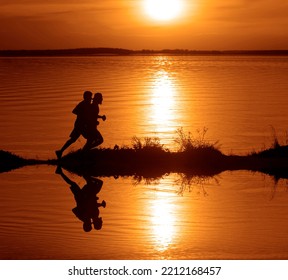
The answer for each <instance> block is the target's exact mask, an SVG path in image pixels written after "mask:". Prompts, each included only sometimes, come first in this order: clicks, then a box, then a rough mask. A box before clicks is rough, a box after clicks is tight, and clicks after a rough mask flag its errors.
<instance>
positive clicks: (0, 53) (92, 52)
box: [0, 48, 288, 57]
mask: <svg viewBox="0 0 288 280" xmlns="http://www.w3.org/2000/svg"><path fill="white" fill-rule="evenodd" d="M143 55H147V56H154V55H167V56H169V55H173V56H176V55H179V56H288V50H225V51H221V50H187V49H162V50H149V49H143V50H129V49H121V48H77V49H55V50H54V49H53V50H52V49H48V50H0V57H31V56H32V57H33V56H35V57H37V56H48V57H50V56H52V57H54V56H143Z"/></svg>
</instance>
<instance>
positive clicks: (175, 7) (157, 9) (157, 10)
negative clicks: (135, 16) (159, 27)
mask: <svg viewBox="0 0 288 280" xmlns="http://www.w3.org/2000/svg"><path fill="white" fill-rule="evenodd" d="M183 6H184V5H183V0H144V9H145V12H146V13H147V15H148V16H149V17H151V18H152V19H154V20H157V21H169V20H172V19H174V18H176V17H178V16H180V15H181V12H182V11H183V8H184V7H183Z"/></svg>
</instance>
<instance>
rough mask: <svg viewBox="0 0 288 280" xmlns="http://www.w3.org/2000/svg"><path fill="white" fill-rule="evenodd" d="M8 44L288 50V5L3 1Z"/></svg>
mask: <svg viewBox="0 0 288 280" xmlns="http://www.w3.org/2000/svg"><path fill="white" fill-rule="evenodd" d="M163 1H164V2H165V5H164V6H162V5H163ZM161 2H162V3H161ZM170 2H171V3H170ZM177 2H178V3H177ZM153 3H154V4H153ZM169 5H170V6H169ZM0 38H1V40H0V49H2V50H3V49H63V48H85V47H113V48H128V49H135V50H137V49H164V48H169V49H175V48H179V49H192V50H195V49H196V50H229V49H230V50H231V49H233V50H235V49H237V50H243V49H244V50H250V49H252V50H253V49H258V50H259V49H288V1H286V0H229V1H228V0H153V1H152V2H151V1H150V0H102V1H99V0H81V1H80V0H69V1H68V0H45V1H44V0H0Z"/></svg>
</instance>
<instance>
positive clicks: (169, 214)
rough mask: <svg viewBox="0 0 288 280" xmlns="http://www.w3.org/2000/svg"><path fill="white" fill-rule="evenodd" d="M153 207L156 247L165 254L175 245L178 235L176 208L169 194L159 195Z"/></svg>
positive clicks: (153, 229) (152, 223)
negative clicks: (175, 238)
mask: <svg viewBox="0 0 288 280" xmlns="http://www.w3.org/2000/svg"><path fill="white" fill-rule="evenodd" d="M157 196H158V197H157V199H155V200H154V201H153V203H152V205H151V215H152V217H151V225H152V232H153V234H152V235H153V238H154V242H155V247H156V250H157V251H160V252H164V251H166V250H167V249H168V248H169V247H170V245H172V244H173V241H174V237H175V234H176V217H175V209H174V208H175V206H174V205H173V204H172V203H171V201H170V199H169V195H168V194H167V193H162V192H161V193H158V194H157Z"/></svg>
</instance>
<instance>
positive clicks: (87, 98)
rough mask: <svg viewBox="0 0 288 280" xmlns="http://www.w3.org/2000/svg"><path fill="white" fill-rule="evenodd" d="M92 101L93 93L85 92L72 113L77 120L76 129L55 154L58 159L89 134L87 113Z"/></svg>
mask: <svg viewBox="0 0 288 280" xmlns="http://www.w3.org/2000/svg"><path fill="white" fill-rule="evenodd" d="M91 100H92V92H91V91H85V92H84V94H83V100H82V101H81V102H80V103H79V104H78V105H77V106H76V107H75V108H74V110H73V111H72V113H73V114H75V115H76V116H77V118H76V121H75V123H74V128H73V130H72V132H71V134H70V138H69V139H68V140H67V141H66V143H65V144H64V145H63V147H62V148H61V149H60V150H57V151H56V152H55V153H56V155H57V158H58V159H60V158H61V157H62V154H63V152H64V151H65V150H66V149H67V148H68V147H69V146H70V145H72V144H73V143H74V142H76V140H77V139H78V138H79V137H80V135H85V134H86V133H87V123H88V120H87V118H88V114H87V112H88V111H89V110H90V106H91Z"/></svg>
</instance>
